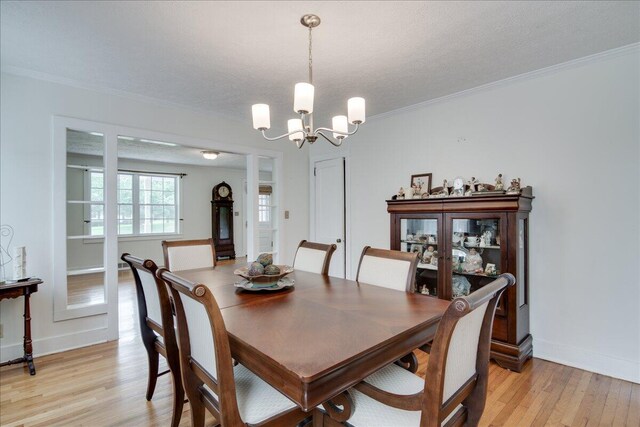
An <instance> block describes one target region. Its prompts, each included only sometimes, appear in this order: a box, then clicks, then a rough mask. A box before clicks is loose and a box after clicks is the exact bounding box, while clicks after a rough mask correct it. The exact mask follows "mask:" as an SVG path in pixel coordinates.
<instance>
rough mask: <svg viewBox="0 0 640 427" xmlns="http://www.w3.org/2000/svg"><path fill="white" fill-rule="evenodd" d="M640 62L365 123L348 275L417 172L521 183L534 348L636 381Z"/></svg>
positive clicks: (354, 151)
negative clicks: (529, 200)
mask: <svg viewBox="0 0 640 427" xmlns="http://www.w3.org/2000/svg"><path fill="white" fill-rule="evenodd" d="M639 62H640V54H639V49H638V48H637V46H636V47H635V48H633V49H627V50H624V51H623V52H616V53H611V54H610V55H602V56H600V57H598V58H592V59H590V60H586V61H582V62H580V63H575V64H571V65H568V66H565V67H558V68H557V69H555V70H547V71H546V72H541V73H537V74H536V75H533V76H529V77H527V78H520V79H513V80H512V81H509V82H504V83H501V84H496V85H493V86H492V87H488V88H483V89H479V90H476V91H470V92H469V93H467V94H461V95H460V96H455V97H450V98H449V99H443V100H440V101H437V102H432V103H427V104H424V105H422V106H416V107H415V108H410V109H406V110H404V111H397V112H394V113H391V114H387V115H384V116H379V117H374V118H372V119H370V120H369V121H368V122H366V123H365V124H364V125H363V126H362V128H361V130H360V131H359V132H358V134H356V135H354V136H352V137H350V138H349V139H348V140H347V142H346V146H347V147H346V149H345V150H343V152H349V156H350V166H351V169H350V178H351V187H350V188H349V190H350V198H349V203H350V204H351V217H350V220H349V223H350V225H351V230H350V237H351V243H352V246H351V247H352V250H351V253H350V254H349V256H350V257H351V261H352V262H351V266H352V268H351V275H352V277H353V276H354V275H355V269H356V268H357V265H358V264H357V257H358V256H359V255H360V251H361V248H362V247H363V246H364V245H372V246H378V247H386V248H388V247H389V215H388V214H387V212H386V203H385V200H386V199H389V198H390V197H391V196H392V195H393V194H395V193H396V192H397V190H398V188H399V187H400V186H405V187H406V186H407V185H408V184H409V179H410V176H411V174H415V173H421V172H432V173H433V176H434V181H435V182H434V186H439V185H442V180H443V179H445V178H446V179H449V180H451V179H453V178H454V177H456V176H458V175H462V176H465V177H467V178H469V177H470V176H472V175H473V176H476V177H480V179H481V181H483V182H489V183H493V178H494V177H495V176H496V175H497V174H498V173H503V174H504V175H505V176H506V178H507V179H508V180H510V179H511V178H514V177H521V178H522V181H523V184H524V185H531V186H533V191H534V195H535V196H536V199H535V200H534V201H533V211H532V214H531V235H530V243H531V248H530V249H531V253H530V261H531V265H530V267H531V270H530V282H531V295H530V298H531V333H532V335H533V338H534V355H535V356H536V357H540V358H544V359H549V360H554V361H558V362H560V363H565V364H568V365H572V366H577V367H580V368H584V369H587V370H591V371H596V372H601V373H604V374H608V375H612V376H616V377H620V378H625V379H630V380H633V381H636V382H640V314H639V313H640V310H639V309H638V306H639V304H640V279H639V277H640V274H639V271H638V260H640V229H639V227H640V208H639V203H640V190H639V188H640V187H639V185H640V176H639V163H640V153H639V145H640V142H639V140H640V135H639V133H640V131H639V117H640V108H639V102H640V101H639V100H640V93H639V92H640V90H639V76H640V67H639ZM428 79H429V76H425V80H426V84H428ZM459 137H463V138H466V140H467V141H468V142H467V143H459V142H458V138H459ZM331 150H332V149H329V148H328V144H324V145H322V144H320V143H319V144H316V145H315V146H314V147H313V151H312V155H317V154H320V153H323V152H328V151H331ZM507 182H508V181H507Z"/></svg>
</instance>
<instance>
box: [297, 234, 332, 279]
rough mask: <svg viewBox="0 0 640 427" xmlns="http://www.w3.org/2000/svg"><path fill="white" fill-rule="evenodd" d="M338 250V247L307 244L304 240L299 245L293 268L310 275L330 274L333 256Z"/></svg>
mask: <svg viewBox="0 0 640 427" xmlns="http://www.w3.org/2000/svg"><path fill="white" fill-rule="evenodd" d="M335 250H336V245H329V244H324V243H314V242H307V241H306V240H303V241H301V242H300V244H299V245H298V250H297V251H296V256H295V259H294V260H293V268H294V269H295V270H300V271H308V272H310V273H317V274H328V273H329V264H330V263H331V256H332V255H333V252H334V251H335Z"/></svg>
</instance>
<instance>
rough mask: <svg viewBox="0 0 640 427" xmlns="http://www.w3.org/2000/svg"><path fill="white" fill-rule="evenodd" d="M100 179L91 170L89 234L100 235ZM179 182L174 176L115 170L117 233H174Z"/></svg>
mask: <svg viewBox="0 0 640 427" xmlns="http://www.w3.org/2000/svg"><path fill="white" fill-rule="evenodd" d="M103 181H104V178H103V174H102V172H91V175H90V191H91V201H100V202H101V204H91V222H90V234H91V235H92V236H99V235H103V234H104V203H103V200H104V199H103V197H104V182H103ZM178 190H179V184H178V176H176V175H152V174H145V173H135V172H119V173H118V188H117V192H118V202H117V203H118V235H119V236H127V235H129V236H135V235H144V234H174V233H178V212H179V209H178V201H179V194H178Z"/></svg>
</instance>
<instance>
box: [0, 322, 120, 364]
mask: <svg viewBox="0 0 640 427" xmlns="http://www.w3.org/2000/svg"><path fill="white" fill-rule="evenodd" d="M103 342H107V328H96V329H90V330H86V331H80V332H73V333H69V334H63V335H58V336H55V337H47V338H40V339H35V340H33V355H34V356H35V357H41V356H46V355H47V354H53V353H60V352H62V351H67V350H73V349H76V348H81V347H87V346H90V345H95V344H100V343H103ZM23 352H24V350H23V349H22V341H20V342H18V343H14V344H8V345H5V346H3V347H2V348H0V354H2V362H4V361H7V360H13V359H17V358H19V357H22V356H23ZM37 369H38V361H37V360H36V371H37Z"/></svg>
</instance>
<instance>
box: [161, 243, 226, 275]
mask: <svg viewBox="0 0 640 427" xmlns="http://www.w3.org/2000/svg"><path fill="white" fill-rule="evenodd" d="M162 248H163V250H164V258H165V267H166V268H168V269H169V270H171V271H182V270H191V269H194V268H206V267H214V266H215V250H214V247H213V242H212V241H211V239H203V240H184V241H163V242H162Z"/></svg>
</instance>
